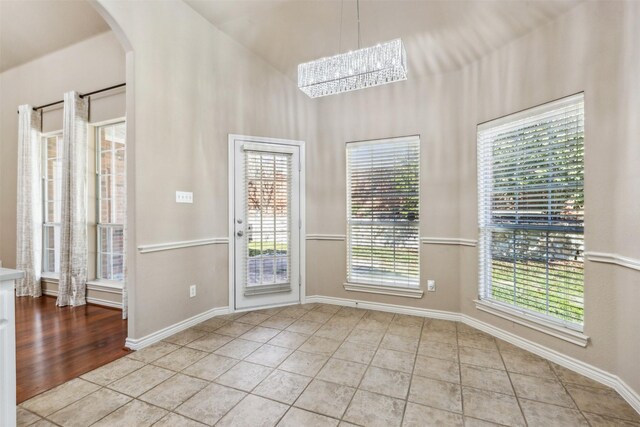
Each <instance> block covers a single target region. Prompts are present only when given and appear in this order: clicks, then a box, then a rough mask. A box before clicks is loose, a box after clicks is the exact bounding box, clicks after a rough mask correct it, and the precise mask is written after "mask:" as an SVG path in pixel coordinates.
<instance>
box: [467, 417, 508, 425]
mask: <svg viewBox="0 0 640 427" xmlns="http://www.w3.org/2000/svg"><path fill="white" fill-rule="evenodd" d="M463 418H464V427H502V424H496V423H492V422H491V421H486V420H480V419H478V418H472V417H467V416H465V417H463Z"/></svg>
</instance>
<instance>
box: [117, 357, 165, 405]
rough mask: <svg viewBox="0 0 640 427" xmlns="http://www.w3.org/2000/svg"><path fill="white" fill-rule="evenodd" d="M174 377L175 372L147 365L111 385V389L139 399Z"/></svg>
mask: <svg viewBox="0 0 640 427" xmlns="http://www.w3.org/2000/svg"><path fill="white" fill-rule="evenodd" d="M172 375H175V372H173V371H170V370H168V369H164V368H160V367H158V366H153V365H147V366H145V367H143V368H141V369H138V370H137V371H135V372H132V373H130V374H129V375H127V376H126V377H123V378H121V379H119V380H118V381H116V382H113V383H111V384H109V388H110V389H112V390H115V391H117V392H119V393H123V394H127V395H129V396H133V397H138V396H140V395H141V394H142V393H144V392H146V391H147V390H151V389H152V388H153V387H155V386H157V385H158V384H160V383H161V382H163V381H164V380H166V379H167V378H169V377H171V376H172Z"/></svg>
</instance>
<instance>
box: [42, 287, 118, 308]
mask: <svg viewBox="0 0 640 427" xmlns="http://www.w3.org/2000/svg"><path fill="white" fill-rule="evenodd" d="M42 294H43V295H49V296H52V297H57V296H58V291H57V290H54V289H43V290H42ZM87 302H88V303H90V304H95V305H101V306H103V307H111V308H117V309H118V310H122V302H116V301H109V300H106V299H102V298H93V297H89V296H88V297H87Z"/></svg>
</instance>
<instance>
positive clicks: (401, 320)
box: [391, 314, 425, 328]
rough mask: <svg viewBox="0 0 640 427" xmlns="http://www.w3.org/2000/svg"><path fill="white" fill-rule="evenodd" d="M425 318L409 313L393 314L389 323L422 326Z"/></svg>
mask: <svg viewBox="0 0 640 427" xmlns="http://www.w3.org/2000/svg"><path fill="white" fill-rule="evenodd" d="M424 320H425V318H424V317H419V316H411V315H409V314H395V315H394V316H393V320H391V324H396V325H402V326H418V327H420V328H422V325H423V323H424Z"/></svg>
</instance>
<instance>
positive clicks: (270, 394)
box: [252, 369, 311, 405]
mask: <svg viewBox="0 0 640 427" xmlns="http://www.w3.org/2000/svg"><path fill="white" fill-rule="evenodd" d="M310 382H311V378H310V377H305V376H304V375H298V374H293V373H291V372H286V371H281V370H279V369H276V370H275V371H273V372H272V373H271V374H270V375H269V376H268V377H267V378H265V379H264V381H262V382H261V383H260V384H259V385H258V386H257V387H256V388H255V389H254V390H253V392H252V393H253V394H256V395H258V396H262V397H266V398H269V399H273V400H277V401H278V402H283V403H287V404H289V405H291V404H293V402H295V400H296V399H297V398H298V396H300V394H301V393H302V392H303V391H304V389H305V387H307V385H308V384H309V383H310Z"/></svg>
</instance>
